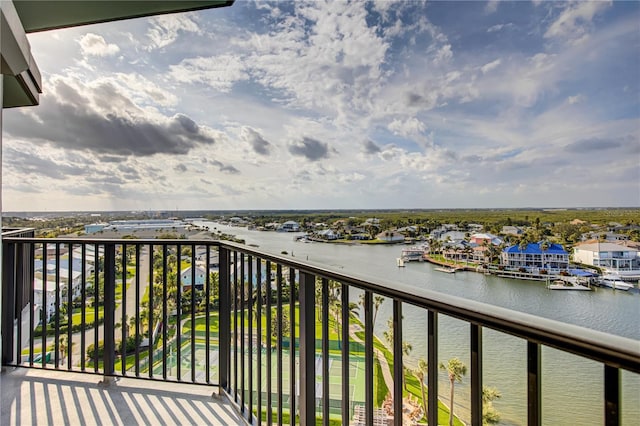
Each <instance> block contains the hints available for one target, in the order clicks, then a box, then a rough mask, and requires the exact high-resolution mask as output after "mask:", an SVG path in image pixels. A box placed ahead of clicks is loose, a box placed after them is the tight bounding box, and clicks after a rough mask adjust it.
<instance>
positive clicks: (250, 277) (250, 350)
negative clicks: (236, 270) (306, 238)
mask: <svg viewBox="0 0 640 426" xmlns="http://www.w3.org/2000/svg"><path fill="white" fill-rule="evenodd" d="M247 266H248V271H247V279H248V284H249V291H248V294H247V295H248V296H249V303H248V306H247V314H248V317H249V330H248V336H249V348H248V349H247V353H248V354H249V386H248V388H249V396H248V398H247V402H248V403H249V410H248V412H247V416H246V418H247V419H248V420H249V423H253V373H254V371H255V370H254V368H253V359H254V358H253V256H249V257H248V259H247Z"/></svg>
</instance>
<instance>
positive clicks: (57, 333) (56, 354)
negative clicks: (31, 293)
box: [45, 243, 69, 370]
mask: <svg viewBox="0 0 640 426" xmlns="http://www.w3.org/2000/svg"><path fill="white" fill-rule="evenodd" d="M55 247H56V254H55V266H56V286H55V289H56V299H55V300H56V302H55V303H56V309H55V314H56V322H55V323H56V326H55V333H54V336H55V339H54V343H53V347H54V355H53V358H54V365H55V369H56V370H57V369H58V368H59V367H60V311H61V309H60V296H61V294H60V292H61V291H62V287H61V285H60V243H56V245H55ZM45 273H46V270H45ZM68 287H69V285H68V284H67V290H68Z"/></svg>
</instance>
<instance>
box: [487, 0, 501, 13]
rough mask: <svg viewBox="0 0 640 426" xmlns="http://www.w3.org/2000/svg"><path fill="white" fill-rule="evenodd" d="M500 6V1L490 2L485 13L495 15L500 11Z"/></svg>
mask: <svg viewBox="0 0 640 426" xmlns="http://www.w3.org/2000/svg"><path fill="white" fill-rule="evenodd" d="M499 4H500V1H499V0H489V1H488V2H487V5H486V6H485V7H484V11H485V13H487V14H489V15H490V14H492V13H495V12H496V11H497V10H498V6H499Z"/></svg>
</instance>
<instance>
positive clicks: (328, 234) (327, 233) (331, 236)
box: [317, 229, 340, 241]
mask: <svg viewBox="0 0 640 426" xmlns="http://www.w3.org/2000/svg"><path fill="white" fill-rule="evenodd" d="M317 234H318V236H319V237H320V238H323V239H325V240H330V241H331V240H337V239H338V238H340V234H339V233H338V232H336V231H334V230H333V229H323V230H322V231H318V233H317Z"/></svg>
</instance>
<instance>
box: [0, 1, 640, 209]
mask: <svg viewBox="0 0 640 426" xmlns="http://www.w3.org/2000/svg"><path fill="white" fill-rule="evenodd" d="M638 22H640V3H638V2H604V1H599V2H584V1H581V2H545V1H533V2H496V1H489V2H430V3H421V2H392V1H376V2H353V3H346V2H329V3H324V2H320V1H314V2H296V3H291V2H275V3H270V2H259V3H254V2H248V1H247V2H245V1H237V2H236V3H235V4H234V5H233V6H232V7H230V8H222V9H212V10H206V11H199V12H193V13H188V14H176V15H164V16H159V17H153V18H144V19H135V20H131V21H123V22H115V23H107V24H99V25H91V26H86V27H78V28H71V29H65V30H58V31H50V32H43V33H36V34H30V35H29V36H28V39H29V42H30V43H31V46H32V53H33V56H34V58H35V59H36V62H37V63H38V65H39V67H40V70H41V71H42V74H43V86H44V93H43V95H42V96H41V104H40V106H37V107H32V108H20V109H10V110H4V112H3V115H4V120H3V126H4V136H3V162H4V164H3V180H2V190H3V204H4V205H3V209H4V210H5V211H110V210H121V211H127V210H142V211H144V210H168V211H174V210H266V209H271V210H289V209H300V210H313V209H323V210H327V209H394V208H406V209H413V208H416V209H419V208H423V209H439V208H492V207H496V208H520V207H548V208H553V207H599V206H611V207H616V206H621V207H624V206H628V207H635V206H640V53H639V52H640V29H639V27H638Z"/></svg>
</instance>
